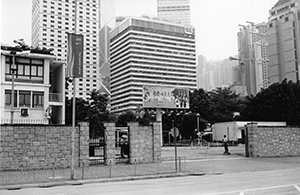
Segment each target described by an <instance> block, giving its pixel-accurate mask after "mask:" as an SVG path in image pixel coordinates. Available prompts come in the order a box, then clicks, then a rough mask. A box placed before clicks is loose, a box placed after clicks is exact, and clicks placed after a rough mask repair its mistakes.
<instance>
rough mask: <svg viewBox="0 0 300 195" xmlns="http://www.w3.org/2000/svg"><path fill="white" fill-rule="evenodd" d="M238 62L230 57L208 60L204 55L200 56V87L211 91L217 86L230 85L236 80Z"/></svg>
mask: <svg viewBox="0 0 300 195" xmlns="http://www.w3.org/2000/svg"><path fill="white" fill-rule="evenodd" d="M235 65H236V62H229V59H224V60H210V61H207V60H206V58H205V57H204V56H201V55H199V56H198V66H197V67H198V74H197V76H198V77H197V83H198V85H197V86H198V88H202V89H204V90H208V91H211V90H213V89H216V88H217V87H229V86H231V85H232V84H233V82H234V80H233V79H234V71H233V70H234V69H233V68H234V66H235Z"/></svg>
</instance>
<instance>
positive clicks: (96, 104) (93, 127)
mask: <svg viewBox="0 0 300 195" xmlns="http://www.w3.org/2000/svg"><path fill="white" fill-rule="evenodd" d="M90 96H91V97H90V98H89V99H88V100H89V110H88V117H89V122H90V137H91V138H97V137H99V136H103V135H104V126H103V122H104V121H114V120H115V117H114V115H111V114H110V113H109V111H108V109H107V104H108V95H107V94H105V93H100V91H99V90H98V91H96V90H93V91H91V93H90Z"/></svg>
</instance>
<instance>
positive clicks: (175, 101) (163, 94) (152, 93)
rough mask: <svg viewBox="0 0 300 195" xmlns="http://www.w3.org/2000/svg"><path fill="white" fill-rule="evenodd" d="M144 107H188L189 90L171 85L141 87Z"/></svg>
mask: <svg viewBox="0 0 300 195" xmlns="http://www.w3.org/2000/svg"><path fill="white" fill-rule="evenodd" d="M143 104H144V106H143V107H144V108H146V107H148V108H178V109H189V107H190V105H189V90H188V89H180V88H171V87H152V86H144V87H143Z"/></svg>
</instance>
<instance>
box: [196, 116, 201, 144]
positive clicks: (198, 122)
mask: <svg viewBox="0 0 300 195" xmlns="http://www.w3.org/2000/svg"><path fill="white" fill-rule="evenodd" d="M196 116H197V136H198V146H199V144H200V139H199V138H200V132H199V126H200V121H199V119H200V114H199V113H197V115H196Z"/></svg>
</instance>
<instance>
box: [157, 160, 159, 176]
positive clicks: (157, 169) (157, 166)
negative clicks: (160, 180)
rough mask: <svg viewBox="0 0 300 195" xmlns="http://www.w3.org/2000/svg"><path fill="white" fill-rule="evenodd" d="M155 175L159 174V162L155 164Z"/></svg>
mask: <svg viewBox="0 0 300 195" xmlns="http://www.w3.org/2000/svg"><path fill="white" fill-rule="evenodd" d="M157 174H159V162H158V163H157Z"/></svg>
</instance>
